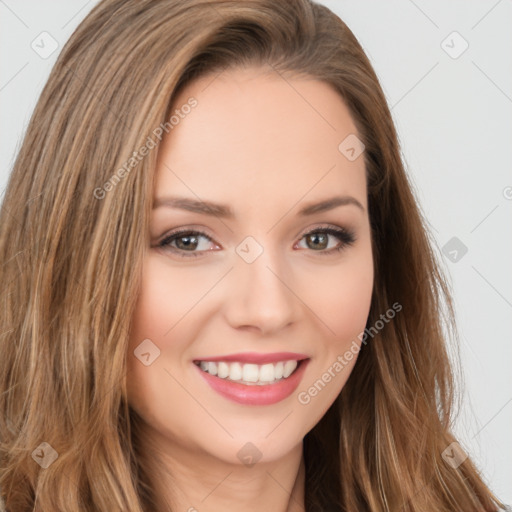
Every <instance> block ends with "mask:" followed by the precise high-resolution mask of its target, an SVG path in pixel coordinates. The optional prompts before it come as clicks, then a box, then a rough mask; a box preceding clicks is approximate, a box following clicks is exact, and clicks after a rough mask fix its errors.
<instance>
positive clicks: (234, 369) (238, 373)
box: [228, 363, 242, 380]
mask: <svg viewBox="0 0 512 512" xmlns="http://www.w3.org/2000/svg"><path fill="white" fill-rule="evenodd" d="M228 366H229V378H230V379H231V380H240V379H241V378H242V365H241V364H240V363H232V364H229V365H228Z"/></svg>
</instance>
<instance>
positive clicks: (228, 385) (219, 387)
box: [194, 359, 310, 405]
mask: <svg viewBox="0 0 512 512" xmlns="http://www.w3.org/2000/svg"><path fill="white" fill-rule="evenodd" d="M309 361H310V359H302V360H299V361H297V360H286V361H278V362H274V363H265V364H255V363H242V362H239V361H230V362H227V361H194V367H195V368H197V371H198V372H199V375H200V377H202V379H203V380H204V381H206V383H207V384H208V385H209V386H210V388H211V389H213V390H214V391H215V392H217V393H218V394H219V395H221V396H223V397H224V398H227V399H229V400H231V401H233V402H237V403H239V404H244V405H271V404H275V403H277V402H280V401H281V400H284V399H285V398H287V397H289V396H290V395H291V394H292V393H293V392H294V391H295V390H296V389H297V387H298V385H299V384H300V382H301V380H302V377H303V375H304V372H305V370H306V367H307V365H308V363H309Z"/></svg>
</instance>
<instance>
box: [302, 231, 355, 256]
mask: <svg viewBox="0 0 512 512" xmlns="http://www.w3.org/2000/svg"><path fill="white" fill-rule="evenodd" d="M330 236H332V237H334V238H337V239H338V240H339V242H340V243H339V244H338V246H335V247H331V248H329V237H330ZM302 238H303V239H305V240H306V246H307V248H308V249H311V250H313V251H315V252H319V253H320V254H331V253H332V252H333V251H341V250H342V249H345V248H346V247H348V246H350V245H352V244H353V243H354V242H355V241H356V237H355V234H354V233H353V232H352V231H349V230H346V229H343V228H332V227H326V228H317V229H315V230H314V231H309V232H308V233H305V234H304V235H303V236H302Z"/></svg>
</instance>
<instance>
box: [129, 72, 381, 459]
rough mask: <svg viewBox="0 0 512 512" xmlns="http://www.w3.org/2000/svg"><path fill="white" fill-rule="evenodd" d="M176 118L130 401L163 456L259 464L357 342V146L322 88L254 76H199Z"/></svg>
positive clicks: (364, 216)
mask: <svg viewBox="0 0 512 512" xmlns="http://www.w3.org/2000/svg"><path fill="white" fill-rule="evenodd" d="M191 97H193V98H195V100H196V101H197V104H195V103H194V105H195V106H193V108H187V107H184V108H182V107H183V106H185V105H190V104H192V103H193V100H191V101H190V102H189V98H191ZM175 109H178V111H179V112H178V113H176V112H175ZM173 112H174V113H175V115H177V116H178V117H179V121H178V122H176V119H177V118H175V119H174V123H173V128H172V129H171V130H170V132H169V135H167V137H166V138H164V139H163V141H162V143H161V144H160V146H159V148H158V151H159V155H158V166H157V175H156V182H155V197H154V205H155V208H154V209H153V212H152V218H151V227H150V237H151V247H148V250H147V253H146V254H145V260H144V267H143V277H142V285H141V290H140V296H139V298H138V303H137V306H136V311H135V314H134V317H133V319H132V321H133V323H132V330H131V338H130V348H129V357H128V374H127V375H128V378H127V386H128V396H129V401H130V405H131V406H132V407H133V408H134V409H135V410H136V411H137V412H138V414H139V415H140V416H141V417H142V418H143V419H144V420H145V424H146V428H147V433H148V435H150V436H152V437H153V438H156V439H158V440H159V443H160V445H161V449H162V450H164V451H167V453H172V452H173V450H174V449H177V448H180V449H185V450H188V451H190V452H192V451H194V452H195V453H196V454H198V453H203V454H205V455H209V456H213V457H215V458H218V459H222V460H223V461H225V462H232V463H237V464H241V463H243V462H247V461H248V460H254V461H257V460H258V459H259V460H261V461H265V460H267V461H270V460H272V459H276V458H278V457H281V456H283V455H284V454H286V453H287V452H289V451H290V450H291V449H292V448H293V447H296V446H297V445H299V444H300V443H301V442H302V439H303V437H304V436H305V435H306V434H307V432H308V431H309V430H311V429H312V427H313V426H314V425H315V424H316V423H318V421H319V420H320V419H321V417H322V416H323V415H324V413H325V412H326V411H327V409H328V408H329V406H330V405H331V404H332V403H333V401H334V400H335V398H336V397H337V395H338V394H339V393H340V390H341V389H342V388H343V386H344V384H345V383H346V381H347V379H348V377H349V375H350V373H351V371H352V368H353V366H354V364H355V361H356V358H357V353H358V348H359V347H360V345H361V342H360V334H361V332H362V331H363V330H364V328H365V324H366V320H367V317H368V313H369V308H370V300H371V295H372V287H373V264H372V248H371V238H370V226H369V218H368V205H367V198H366V177H365V166H364V154H360V155H359V156H358V154H359V153H360V151H361V150H362V149H363V147H362V146H361V147H360V146H358V144H357V142H358V139H356V138H355V134H356V133H357V132H356V128H355V125H354V123H353V122H352V120H351V117H350V115H349V111H348V110H347V108H346V106H345V104H344V103H343V102H342V100H341V98H340V96H338V94H337V93H336V92H335V91H334V90H333V89H331V88H330V87H329V86H328V85H326V84H325V83H323V82H319V81H314V80H305V79H296V78H294V79H291V78H286V80H285V79H284V78H283V77H281V76H280V75H278V74H277V73H272V74H264V70H263V69H262V68H249V69H245V70H241V69H237V70H229V71H224V72H223V73H221V74H220V75H218V76H217V77H216V78H215V77H213V76H208V77H205V78H202V79H200V80H199V81H197V82H194V83H193V84H192V85H189V86H188V87H187V88H185V89H184V90H183V91H182V93H181V94H180V96H179V97H178V98H177V99H176V102H175V105H174V108H173ZM347 137H349V138H348V139H347ZM345 139H346V140H345ZM172 201H174V203H173V202H172ZM326 201H330V202H328V203H326ZM206 203H214V205H215V206H211V207H209V208H208V206H207V204H206ZM212 212H214V213H215V214H213V213H212ZM326 229H330V230H331V231H325V230H326ZM177 230H182V231H184V232H182V233H180V234H176V231H177ZM164 244H165V245H164ZM338 249H339V250H338ZM358 335H359V337H358ZM350 354H352V357H350ZM300 360H302V362H298V361H300ZM201 361H202V367H203V369H201V363H200V362H201ZM198 364H199V366H198ZM295 367H296V369H295ZM205 369H206V370H208V371H209V372H211V374H207V373H206V372H205V371H204V370H205ZM294 369H295V371H293V370H294ZM292 371H293V373H291V375H290V376H289V377H287V378H285V377H286V375H288V374H289V373H290V372H292ZM215 374H216V375H215ZM240 380H243V381H245V382H246V383H243V382H240ZM237 381H238V382H237ZM251 458H252V459H251Z"/></svg>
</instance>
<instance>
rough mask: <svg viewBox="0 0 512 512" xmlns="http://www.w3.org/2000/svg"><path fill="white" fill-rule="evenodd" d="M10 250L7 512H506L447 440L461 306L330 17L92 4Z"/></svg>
mask: <svg viewBox="0 0 512 512" xmlns="http://www.w3.org/2000/svg"><path fill="white" fill-rule="evenodd" d="M20 198H23V199H22V200H20ZM0 240H1V244H0V250H1V258H2V261H3V262H4V265H3V267H2V276H1V277H2V282H3V283H5V285H4V288H3V292H2V301H3V304H2V308H1V313H0V314H1V315H2V316H1V322H2V328H3V336H2V337H1V338H0V340H1V341H0V343H1V344H2V346H1V349H2V354H4V359H3V361H2V365H1V367H0V391H1V393H0V407H1V411H2V414H1V415H0V416H1V419H0V440H1V448H0V460H1V470H0V489H1V493H2V498H3V500H4V502H5V508H6V510H9V511H11V512H25V511H29V510H38V511H49V510H52V511H57V510H63V511H64V510H65V511H78V510H81V511H83V510H86V511H91V512H92V511H99V510H101V511H109V512H110V511H126V510H130V511H134V512H140V511H153V510H159V511H160V510H162V511H163V510H169V511H171V510H172V511H175V510H189V511H194V510H198V511H201V510H208V511H217V510H225V509H226V508H228V507H229V508H234V507H236V506H237V505H238V507H239V508H241V509H242V510H248V511H256V510H267V509H269V510H275V511H296V510H306V511H308V512H310V511H327V510H329V511H330V510H332V511H335V510H339V511H355V510H357V511H362V510H368V511H396V510H400V511H425V510H436V511H452V510H464V511H471V510H473V511H483V510H485V511H494V510H498V506H499V507H503V504H502V503H500V502H499V501H498V499H497V498H496V497H495V496H494V495H493V494H492V493H491V491H490V490H489V489H488V487H487V486H486V484H485V482H484V480H483V478H482V477H481V476H480V475H479V473H478V470H477V469H476V468H475V466H474V465H473V463H472V462H471V459H470V458H469V457H467V454H465V453H464V450H463V449H462V448H461V446H460V445H459V444H458V443H457V440H456V439H455V437H454V436H453V434H452V432H451V430H450V426H451V425H450V421H451V419H452V404H453V401H454V397H455V394H454V385H453V377H452V370H451V368H450V365H449V360H448V357H447V353H446V345H445V343H446V342H445V339H444V337H443V336H444V335H443V330H442V326H443V320H446V325H447V326H449V327H452V328H454V322H453V310H452V305H451V299H450V296H449V293H448V289H447V285H446V282H445V280H444V278H443V276H442V273H441V271H440V269H439V267H438V264H437V262H436V260H435V257H434V254H433V251H432V249H431V246H430V243H429V239H428V235H427V231H426V229H425V227H424V222H423V220H422V218H421V215H420V213H419V210H418V207H417V205H416V202H415V199H414V196H413V194H412V193H411V189H410V186H409V183H408V179H407V176H406V174H405V172H404V168H403V165H402V162H401V160H400V154H399V146H398V142H397V136H396V131H395V128H394V126H393V123H392V120H391V116H390V113H389V109H388V106H387V104H386V100H385V97H384V95H383V93H382V90H381V87H380V85H379V82H378V79H377V77H376V75H375V73H374V71H373V69H372V67H371V65H370V63H369V61H368V59H367V57H366V56H365V54H364V52H363V50H362V49H361V47H360V45H359V44H358V42H357V40H356V39H355V37H354V36H353V34H352V33H351V32H350V30H349V29H348V28H347V27H346V25H344V23H343V22H342V21H341V20H340V19H339V18H337V17H336V16H335V15H334V14H333V13H332V12H330V11H329V10H328V9H327V8H325V7H321V6H319V5H317V4H314V3H311V2H309V1H308V0H293V1H290V2H286V3H284V2H283V3H279V2H273V1H271V0H246V1H232V0H218V1H215V2H204V1H200V0H187V1H186V2H178V1H170V0H166V1H158V2H154V1H153V2H149V1H144V2H135V1H126V0H123V1H120V0H115V1H114V0H105V1H103V2H101V3H100V4H98V5H97V6H96V7H95V8H94V9H93V10H92V12H91V13H90V14H89V15H88V16H87V17H86V19H85V20H84V21H83V22H82V23H81V24H80V26H79V27H78V29H77V30H76V31H75V33H74V34H73V35H72V37H71V39H70V40H69V41H68V43H67V45H66V46H65V47H64V49H63V51H62V53H61V55H60V57H59V59H58V61H57V63H56V65H55V67H54V69H53V71H52V74H51V76H50V78H49V80H48V83H47V85H46V87H45V89H44V91H43V93H42V95H41V98H40V100H39V103H38V105H37V107H36V109H35V112H34V114H33V117H32V119H31V122H30V125H29V127H28V130H27V133H26V136H25V141H24V143H23V145H22V147H21V150H20V152H19V155H18V158H17V160H16V162H15V165H14V168H13V171H12V175H11V177H10V181H9V184H8V187H7V190H6V194H5V199H4V202H3V205H2V212H1V228H0ZM444 303H445V304H446V306H447V309H446V311H447V312H448V313H447V315H446V318H443V314H442V311H444V310H443V304H444Z"/></svg>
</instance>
